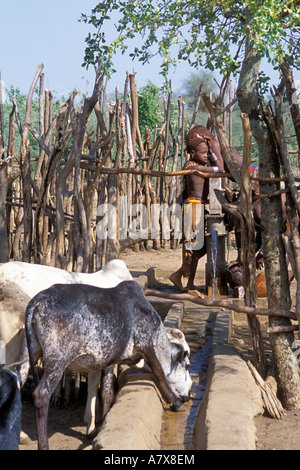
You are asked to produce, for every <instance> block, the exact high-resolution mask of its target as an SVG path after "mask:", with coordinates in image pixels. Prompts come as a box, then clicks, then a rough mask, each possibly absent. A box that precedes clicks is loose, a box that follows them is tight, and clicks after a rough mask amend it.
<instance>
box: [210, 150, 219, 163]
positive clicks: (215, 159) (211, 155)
mask: <svg viewBox="0 0 300 470" xmlns="http://www.w3.org/2000/svg"><path fill="white" fill-rule="evenodd" d="M210 159H211V161H212V162H216V161H217V160H218V158H217V156H216V154H215V153H214V152H211V154H210Z"/></svg>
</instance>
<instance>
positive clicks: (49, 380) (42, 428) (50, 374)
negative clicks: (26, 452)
mask: <svg viewBox="0 0 300 470" xmlns="http://www.w3.org/2000/svg"><path fill="white" fill-rule="evenodd" d="M54 370H55V368H52V371H51V370H49V368H47V367H45V369H44V373H43V376H42V378H41V381H40V382H39V384H38V385H37V387H36V388H35V389H34V392H33V402H34V408H35V417H36V427H37V434H38V449H39V450H48V449H49V443H48V432H47V421H48V410H49V403H50V398H51V395H52V393H53V392H54V390H55V389H56V387H57V385H58V384H59V381H60V379H61V377H62V374H63V372H64V369H59V370H56V371H55V372H54Z"/></svg>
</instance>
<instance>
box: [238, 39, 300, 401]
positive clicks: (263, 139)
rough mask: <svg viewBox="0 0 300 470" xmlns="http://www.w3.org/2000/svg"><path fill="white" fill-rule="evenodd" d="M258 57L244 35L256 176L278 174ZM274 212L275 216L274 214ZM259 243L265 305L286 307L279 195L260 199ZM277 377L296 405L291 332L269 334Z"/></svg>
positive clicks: (243, 100)
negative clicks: (258, 84) (261, 98)
mask: <svg viewBox="0 0 300 470" xmlns="http://www.w3.org/2000/svg"><path fill="white" fill-rule="evenodd" d="M259 67H260V58H259V57H258V56H257V54H256V52H255V50H254V48H253V44H252V41H251V38H249V37H247V39H246V51H245V59H244V62H243V66H242V70H241V74H240V80H239V86H238V91H237V96H238V102H239V106H240V108H241V111H242V112H244V113H246V114H248V115H249V118H250V124H251V130H252V134H253V136H254V138H255V139H256V141H257V146H258V151H259V172H260V176H264V177H269V178H272V177H275V176H279V165H278V162H277V158H276V155H274V148H273V146H272V143H271V140H272V139H271V136H270V135H269V132H268V129H267V126H266V124H265V123H264V122H263V119H262V115H261V108H260V104H259V97H258V93H257V90H256V82H257V75H258V72H259ZM276 189H278V188H277V185H276V184H270V183H261V185H260V190H261V192H263V193H269V192H273V191H275V190H276ZM274 214H276V217H274ZM261 221H262V227H261V229H262V244H263V251H264V260H265V274H266V283H267V295H268V306H269V308H272V307H278V308H284V309H289V308H290V294H289V285H288V273H287V266H286V261H285V250H284V246H283V241H282V226H283V220H282V210H281V199H280V197H272V198H265V199H263V200H262V203H261ZM270 325H271V326H286V325H290V320H288V319H283V318H279V317H272V318H270ZM270 342H271V346H272V351H273V355H274V360H275V367H276V372H277V378H278V392H279V395H280V398H281V399H282V402H283V405H284V407H285V408H288V409H292V408H299V406H300V401H299V398H300V379H299V369H298V365H297V364H296V361H295V358H294V355H293V351H292V349H291V344H292V342H293V334H292V333H278V334H271V335H270Z"/></svg>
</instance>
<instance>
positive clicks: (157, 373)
mask: <svg viewBox="0 0 300 470" xmlns="http://www.w3.org/2000/svg"><path fill="white" fill-rule="evenodd" d="M145 360H146V362H147V364H148V365H149V367H150V369H151V371H152V373H153V375H154V377H155V378H156V380H157V382H158V386H159V389H160V391H161V393H162V395H163V397H164V398H165V400H166V401H167V402H168V403H170V405H171V408H172V409H173V410H174V411H179V409H180V408H182V406H183V405H182V402H181V401H180V400H179V398H178V397H177V396H176V395H175V393H173V392H172V390H171V388H170V386H169V384H168V382H167V380H166V377H165V374H164V371H163V369H162V367H161V365H160V362H159V360H158V359H157V357H156V355H155V352H154V349H152V348H151V350H150V351H147V353H145Z"/></svg>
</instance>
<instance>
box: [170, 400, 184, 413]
mask: <svg viewBox="0 0 300 470" xmlns="http://www.w3.org/2000/svg"><path fill="white" fill-rule="evenodd" d="M171 410H172V411H176V412H177V411H179V412H181V411H184V406H183V403H182V402H181V401H179V400H178V401H176V402H175V403H173V404H172V405H171Z"/></svg>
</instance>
